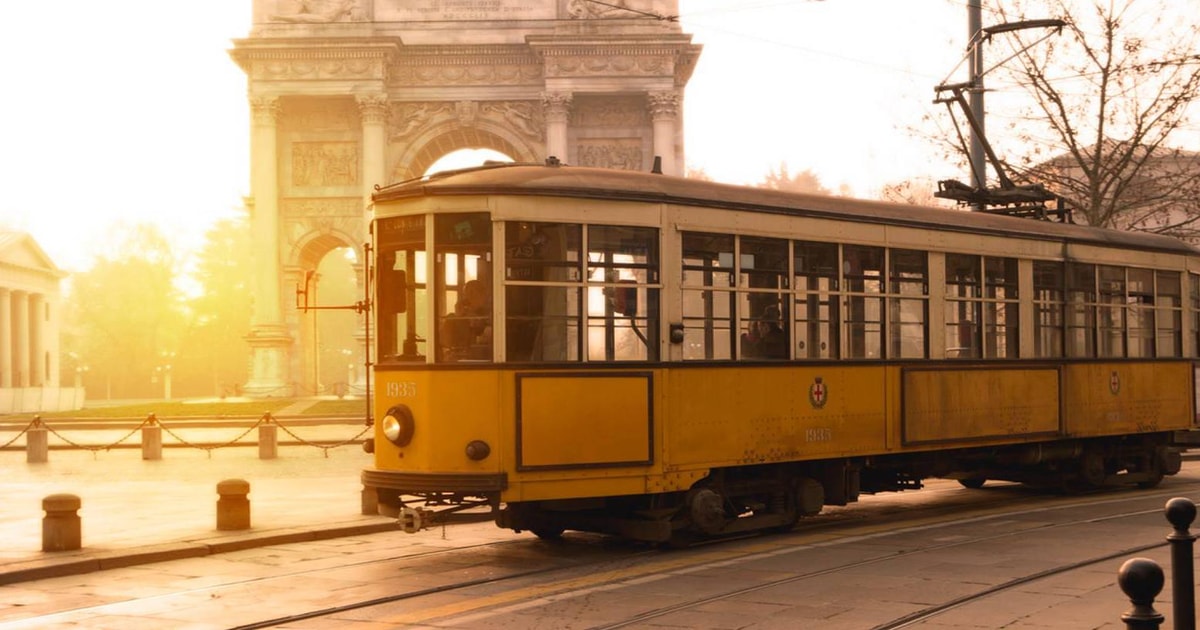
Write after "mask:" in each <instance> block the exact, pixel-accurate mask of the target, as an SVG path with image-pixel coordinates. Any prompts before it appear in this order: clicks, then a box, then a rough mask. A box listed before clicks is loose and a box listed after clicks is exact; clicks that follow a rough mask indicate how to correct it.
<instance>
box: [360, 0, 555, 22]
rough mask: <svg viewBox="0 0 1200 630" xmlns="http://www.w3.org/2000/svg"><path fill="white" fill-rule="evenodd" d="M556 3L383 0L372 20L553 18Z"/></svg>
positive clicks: (433, 20)
mask: <svg viewBox="0 0 1200 630" xmlns="http://www.w3.org/2000/svg"><path fill="white" fill-rule="evenodd" d="M555 4H556V3H554V2H530V1H529V0H385V1H382V2H377V3H376V5H375V21H377V22H444V21H463V20H553V19H555V18H556V17H558V16H557V15H556V11H555Z"/></svg>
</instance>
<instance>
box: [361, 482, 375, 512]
mask: <svg viewBox="0 0 1200 630" xmlns="http://www.w3.org/2000/svg"><path fill="white" fill-rule="evenodd" d="M362 513H363V514H364V515H366V516H378V515H379V492H378V491H377V490H375V488H372V487H371V486H363V489H362Z"/></svg>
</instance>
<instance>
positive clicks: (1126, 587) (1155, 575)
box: [1117, 558, 1163, 630]
mask: <svg viewBox="0 0 1200 630" xmlns="http://www.w3.org/2000/svg"><path fill="white" fill-rule="evenodd" d="M1117 584H1118V585H1119V586H1120V587H1121V590H1122V591H1124V592H1125V595H1126V596H1128V597H1129V601H1130V602H1131V603H1132V604H1133V608H1130V609H1129V612H1127V613H1125V614H1123V615H1121V621H1124V622H1125V628H1126V630H1155V629H1156V628H1158V627H1159V626H1160V625H1162V622H1163V616H1162V614H1161V613H1159V612H1158V611H1157V610H1154V598H1155V596H1157V595H1158V594H1159V593H1160V592H1162V587H1163V570H1162V567H1160V566H1158V563H1157V562H1155V561H1153V560H1150V559H1147V558H1130V559H1129V560H1126V561H1125V564H1122V565H1121V570H1120V571H1118V572H1117Z"/></svg>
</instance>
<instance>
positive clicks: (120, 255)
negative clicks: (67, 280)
mask: <svg viewBox="0 0 1200 630" xmlns="http://www.w3.org/2000/svg"><path fill="white" fill-rule="evenodd" d="M107 242H108V243H110V246H109V247H108V249H107V251H105V252H104V253H102V254H100V255H99V256H98V258H97V260H96V262H95V265H94V266H93V267H92V268H91V269H90V270H88V271H83V272H79V273H75V274H73V275H72V280H71V285H70V290H69V292H68V294H67V296H66V300H65V308H64V318H65V326H64V331H63V350H64V354H73V355H74V356H77V357H78V361H79V362H80V363H83V364H86V365H87V366H88V367H89V372H88V374H87V377H86V382H85V385H86V386H87V387H88V389H89V397H91V398H107V397H113V398H135V397H136V398H145V397H159V396H161V395H162V394H163V390H162V379H163V378H164V370H165V369H167V368H166V366H167V365H168V364H172V365H173V364H174V362H175V361H176V360H177V359H178V357H177V356H173V353H175V352H176V351H177V349H178V348H179V342H180V339H181V335H182V331H183V327H182V324H183V321H184V314H183V310H182V305H181V295H180V292H179V290H178V288H176V286H175V282H174V281H175V275H176V272H177V268H176V261H175V257H174V254H173V253H172V250H171V246H170V243H169V242H168V241H167V239H166V237H164V236H163V234H162V232H160V231H159V230H158V229H157V228H155V227H154V226H151V225H148V224H141V225H136V226H133V227H128V226H118V227H117V228H114V229H113V230H112V234H111V235H110V238H108V239H107Z"/></svg>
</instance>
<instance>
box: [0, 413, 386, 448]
mask: <svg viewBox="0 0 1200 630" xmlns="http://www.w3.org/2000/svg"><path fill="white" fill-rule="evenodd" d="M272 423H273V424H275V425H276V426H278V427H279V428H281V429H283V432H284V433H286V434H288V435H289V436H291V438H292V439H293V440H295V441H296V443H297V444H299V445H302V446H311V447H314V448H319V449H321V450H322V452H323V453H324V455H325V457H326V458H328V457H329V451H330V449H335V448H340V447H343V446H348V445H351V444H356V443H358V441H359V440H361V439H362V437H363V436H364V435H366V433H367V432H368V431H371V430H372V429H373V427H371V426H370V425H368V426H367V427H366V428H364V429H362V430H361V431H359V432H358V434H357V435H355V436H354V437H351V438H349V439H347V440H343V441H340V442H335V443H332V444H328V443H321V442H313V441H311V440H307V439H305V438H303V437H300V436H299V435H297V434H296V433H295V432H294V431H293V430H291V429H290V428H288V427H287V426H285V425H283V424H281V423H280V422H279V420H278V419H276V418H274V417H272V416H271V413H270V412H267V413H265V414H263V416H262V417H261V418H259V419H258V420H257V421H256V422H255V423H254V424H252V425H251V426H250V427H249V428H247V429H246V430H245V431H243V432H242V433H241V434H239V435H238V436H237V437H235V438H233V439H231V440H227V441H225V442H221V443H219V444H201V443H198V442H193V441H191V440H188V439H186V438H185V437H183V436H182V435H180V434H179V433H178V432H177V430H178V427H176V428H175V429H172V428H171V427H168V426H167V425H165V424H163V423H162V422H161V421H159V420H158V418H156V417H155V415H154V414H150V415H149V416H147V417H146V419H145V420H143V421H142V422H141V424H139V425H138V426H136V427H134V428H133V429H131V430H130V431H129V432H128V433H126V434H125V435H123V436H122V437H121V438H120V439H118V440H116V441H115V442H112V443H109V444H83V443H80V442H76V441H75V440H72V439H70V438H68V437H67V436H66V435H64V434H63V433H61V432H60V431H58V430H57V429H55V428H54V427H52V426H50V425H49V424H47V423H46V422H45V421H44V420H42V419H41V417H40V416H34V418H33V420H31V421H30V422H29V424H28V425H26V426H25V428H23V429H21V431H19V432H18V433H17V434H16V435H14V436H13V437H12V439H11V440H9V441H8V442H5V443H4V444H3V445H0V449H3V448H8V447H9V446H12V445H13V444H14V443H15V442H16V441H17V440H19V439H20V438H21V436H23V435H26V434H27V433H28V432H29V430H30V429H35V428H45V429H46V430H47V431H48V432H49V433H51V434H53V435H54V436H55V437H57V438H58V439H60V440H62V441H63V442H64V443H66V444H67V445H69V446H71V447H73V448H77V449H80V450H85V451H90V452H91V453H92V454H93V455H95V454H96V453H98V452H100V451H108V450H112V449H113V448H114V447H116V446H118V445H120V444H122V443H124V442H126V441H128V440H129V439H130V438H131V437H133V436H134V435H135V434H136V433H137V432H138V431H140V430H142V429H144V428H145V427H147V426H156V425H157V426H159V427H161V428H162V430H163V431H164V432H166V434H167V435H169V436H171V437H172V438H173V439H174V440H175V441H176V442H178V443H179V444H180V445H181V446H185V447H189V448H197V449H201V450H203V451H205V452H206V453H207V454H208V456H209V458H210V459H211V458H212V452H213V451H214V450H216V449H219V448H226V447H229V446H235V445H236V444H237V443H239V442H241V441H242V440H244V439H245V438H246V436H248V435H250V433H251V432H253V431H254V430H255V429H257V428H259V427H260V426H262V425H263V424H272ZM192 428H205V427H192Z"/></svg>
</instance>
